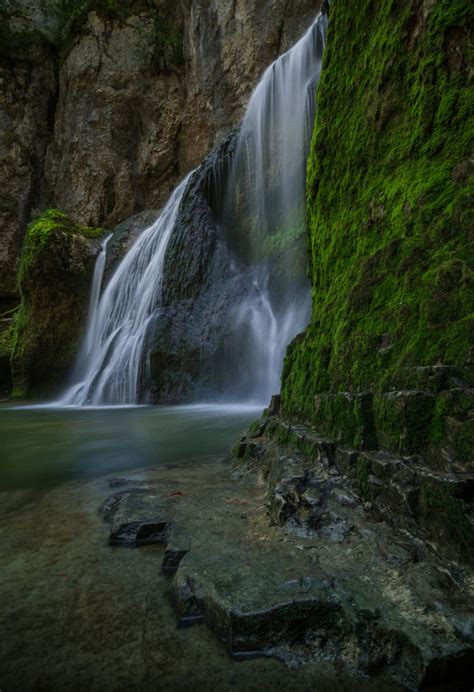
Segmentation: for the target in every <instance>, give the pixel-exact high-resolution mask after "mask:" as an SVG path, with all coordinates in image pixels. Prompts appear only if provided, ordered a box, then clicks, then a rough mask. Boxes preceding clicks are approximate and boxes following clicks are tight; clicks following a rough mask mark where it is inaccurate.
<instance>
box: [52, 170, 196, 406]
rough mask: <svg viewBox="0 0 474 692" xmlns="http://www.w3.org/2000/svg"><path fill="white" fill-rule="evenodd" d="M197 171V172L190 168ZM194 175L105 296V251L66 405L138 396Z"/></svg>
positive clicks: (125, 261)
mask: <svg viewBox="0 0 474 692" xmlns="http://www.w3.org/2000/svg"><path fill="white" fill-rule="evenodd" d="M190 175H191V174H190ZM188 179H189V175H188V176H187V177H186V178H185V180H183V182H182V183H181V184H180V185H179V186H178V187H177V188H176V190H175V191H174V192H173V194H172V195H171V197H170V199H169V200H168V202H167V204H166V206H165V207H164V209H163V211H162V212H161V214H160V216H159V217H158V219H157V221H155V223H154V224H153V225H152V226H150V227H149V228H148V229H146V230H145V231H144V232H143V233H142V235H141V236H140V237H139V239H138V240H137V241H136V243H135V244H134V245H133V246H132V248H131V249H130V250H129V252H128V253H127V254H126V255H125V257H124V259H123V260H122V262H121V264H120V265H119V267H118V268H117V271H116V272H115V274H114V275H113V277H112V279H111V280H110V283H109V284H108V286H107V288H106V289H105V291H104V293H103V295H102V297H101V298H100V300H99V301H97V300H96V299H95V298H94V292H97V294H98V292H99V291H100V284H99V285H98V286H97V285H96V284H95V280H96V279H97V280H98V278H99V276H100V279H102V273H103V262H105V258H102V256H99V258H98V261H97V266H99V265H100V266H101V268H99V269H97V267H96V271H95V276H94V287H93V291H92V298H91V311H90V317H89V327H88V330H87V335H86V339H85V343H84V346H83V348H82V350H81V353H80V356H79V359H78V363H77V366H76V374H77V379H76V382H75V383H74V384H73V385H72V386H71V387H70V389H69V390H68V391H67V392H66V394H65V396H64V397H63V399H62V400H61V401H60V403H61V404H62V405H64V406H90V405H97V404H105V403H111V404H130V403H135V402H136V399H137V391H138V383H139V375H140V367H141V360H142V353H143V341H144V339H145V335H146V330H147V327H148V324H149V321H150V319H151V318H152V317H153V315H154V314H155V312H156V310H157V309H159V305H160V294H161V285H162V276H163V266H164V260H165V253H166V248H167V246H168V242H169V239H170V237H171V233H172V231H173V228H174V224H175V221H176V215H177V213H178V209H179V204H180V201H181V198H182V196H183V192H184V190H185V189H186V184H187V182H188Z"/></svg>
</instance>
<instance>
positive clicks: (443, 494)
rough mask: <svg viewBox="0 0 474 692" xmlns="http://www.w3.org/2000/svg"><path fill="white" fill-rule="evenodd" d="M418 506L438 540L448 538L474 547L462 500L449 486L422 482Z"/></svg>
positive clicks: (472, 535) (469, 547)
mask: <svg viewBox="0 0 474 692" xmlns="http://www.w3.org/2000/svg"><path fill="white" fill-rule="evenodd" d="M419 508H420V513H421V516H422V517H423V519H425V520H426V521H427V522H428V524H429V525H430V527H431V530H432V532H433V534H434V535H435V536H436V538H437V539H438V540H441V541H444V540H448V541H449V542H453V543H457V544H458V545H461V546H464V547H466V548H468V549H469V550H470V549H472V548H473V547H474V533H473V531H472V526H471V524H470V522H469V520H468V518H467V516H466V513H465V511H464V509H463V506H462V501H461V500H459V499H457V498H456V497H454V495H453V492H452V491H451V490H450V489H449V488H447V487H445V486H443V485H442V484H440V483H437V482H435V481H433V482H428V481H427V482H425V483H423V485H422V487H421V489H420V496H419Z"/></svg>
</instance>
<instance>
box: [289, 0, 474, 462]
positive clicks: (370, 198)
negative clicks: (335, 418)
mask: <svg viewBox="0 0 474 692" xmlns="http://www.w3.org/2000/svg"><path fill="white" fill-rule="evenodd" d="M472 18H473V8H472V7H471V6H470V5H469V3H465V2H463V0H449V1H448V0H438V1H437V2H436V3H430V6H429V7H427V6H426V3H422V2H421V0H410V1H409V2H406V3H394V2H393V1H392V0H383V1H382V2H379V3H375V4H374V3H371V2H369V1H368V0H367V1H363V2H360V3H358V4H357V8H356V11H354V8H353V7H351V6H350V5H349V4H348V3H344V2H334V3H333V4H332V6H331V18H330V23H329V29H328V41H327V46H328V47H327V50H326V53H325V58H324V67H323V71H322V76H321V81H320V85H319V88H318V114H317V119H316V125H315V130H314V136H313V141H312V145H311V151H310V155H309V161H308V187H307V192H308V226H309V246H310V271H311V281H312V287H313V316H312V320H311V323H310V325H309V327H308V329H307V330H306V333H305V335H304V336H303V337H300V338H299V339H297V340H296V341H295V342H294V343H293V344H292V345H291V346H290V348H289V349H288V353H287V357H286V361H285V366H284V372H283V382H282V400H283V410H284V413H285V415H286V416H288V417H290V418H292V419H295V420H303V421H306V422H308V423H309V424H314V425H315V426H317V424H318V416H319V417H320V418H323V419H325V420H326V419H330V418H331V415H330V414H329V413H327V415H326V414H324V415H323V414H322V413H321V412H320V413H318V412H317V411H316V410H315V408H314V404H313V402H314V400H315V397H321V396H322V395H326V394H327V393H330V394H332V395H335V396H336V399H337V395H338V393H339V392H352V393H359V392H372V393H373V394H374V395H375V396H382V395H384V394H385V393H386V392H388V391H391V390H392V389H393V388H394V383H402V384H403V386H402V388H403V389H405V390H413V389H418V388H424V387H425V384H424V383H423V380H424V379H425V380H426V379H428V380H429V379H430V378H431V382H430V383H429V385H426V386H429V387H431V385H433V394H437V393H438V391H440V390H442V389H444V388H449V386H452V385H450V384H449V382H448V380H449V377H450V373H456V374H457V376H458V377H460V378H461V380H462V381H463V382H464V383H465V384H466V386H469V385H471V386H472V383H473V382H474V380H473V370H472V343H473V336H474V319H473V315H474V282H473V276H474V243H473V227H472V188H471V186H472V177H473V172H474V169H473V165H472V156H471V149H472V139H473V131H474V128H473V117H472V112H473V109H472V105H473V103H472V88H471V85H470V77H469V69H468V65H469V51H470V47H469V31H468V26H469V23H470V22H471V21H472ZM368 36H369V37H370V40H367V37H368ZM439 364H442V365H443V367H444V368H445V370H444V371H443V372H442V373H441V371H439V372H438V371H435V370H433V368H436V367H438V365H439ZM410 373H411V374H413V380H412V381H410ZM397 386H398V385H397V384H396V385H395V387H397ZM378 403H380V401H379V402H378ZM382 408H384V407H382V406H381V405H380V406H378V421H377V423H378V425H379V429H377V430H376V433H377V436H378V437H379V438H380V439H379V442H381V443H382V444H383V445H387V446H388V447H389V448H391V449H393V450H394V451H400V450H401V449H403V448H404V445H403V444H402V445H400V438H401V436H403V431H402V429H401V427H398V426H399V425H400V426H401V425H402V422H401V421H400V420H399V422H398V423H397V421H396V420H395V418H396V416H395V418H394V417H393V416H391V415H388V410H386V407H385V409H384V411H382V410H381V409H382ZM431 408H432V406H431ZM392 409H393V407H392ZM320 411H321V409H320ZM323 413H324V412H323ZM392 413H393V411H392ZM422 413H423V416H422V418H423V425H421V426H420V431H419V433H420V437H419V439H415V438H416V437H417V435H418V433H417V432H416V430H414V429H413V430H412V431H411V432H412V433H413V436H412V440H411V442H410V444H409V445H408V447H409V448H410V450H413V449H422V448H424V447H425V446H426V444H429V442H430V439H429V438H430V435H431V434H432V432H431V428H430V425H431V423H430V422H429V420H428V416H426V415H424V414H425V412H422ZM402 417H403V416H402ZM339 418H340V427H341V430H340V435H341V439H344V436H346V439H349V438H350V437H351V435H353V430H354V428H353V421H354V418H353V416H349V417H347V416H346V414H345V413H344V411H341V412H340V414H339ZM398 418H400V416H399V417H398ZM405 424H407V419H406V417H405ZM376 427H377V426H376ZM343 428H344V429H343ZM446 430H447V428H446ZM438 432H439V430H438ZM379 433H381V434H379ZM410 434H411V433H410ZM442 434H448V433H447V432H446V433H442ZM437 445H438V448H441V447H442V446H443V439H438V440H437Z"/></svg>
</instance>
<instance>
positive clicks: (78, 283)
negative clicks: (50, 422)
mask: <svg viewBox="0 0 474 692" xmlns="http://www.w3.org/2000/svg"><path fill="white" fill-rule="evenodd" d="M103 234H104V230H103V229H101V228H89V227H85V226H80V225H78V224H75V223H73V222H72V221H71V219H70V218H69V217H68V216H66V214H64V213H63V212H61V211H59V210H57V209H47V210H46V211H45V212H44V213H43V214H42V215H41V216H40V217H39V218H37V219H36V220H35V221H33V222H32V223H31V224H30V226H29V227H28V230H27V233H26V237H25V240H24V244H23V249H22V254H21V258H20V268H19V272H18V287H19V292H20V296H21V304H20V308H19V310H18V312H17V313H16V315H15V320H14V327H13V354H12V363H13V375H14V392H15V393H16V396H42V395H43V393H47V392H48V390H49V391H52V390H54V388H55V386H57V384H58V382H60V381H62V380H63V378H64V377H65V375H66V373H67V370H68V369H69V368H70V367H71V365H72V363H73V361H74V358H75V354H76V351H77V346H78V341H79V338H80V334H81V329H82V322H83V320H84V319H85V316H86V311H87V304H88V296H89V290H90V281H91V276H92V272H93V268H94V253H93V252H91V246H90V242H91V241H94V240H95V239H96V238H98V237H100V236H102V235H103Z"/></svg>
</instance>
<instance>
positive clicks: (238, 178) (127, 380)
mask: <svg viewBox="0 0 474 692" xmlns="http://www.w3.org/2000/svg"><path fill="white" fill-rule="evenodd" d="M326 23H327V19H326V17H325V16H324V15H322V14H320V15H319V16H318V17H317V19H316V20H315V22H314V23H313V24H312V26H311V27H310V28H309V29H308V31H307V32H306V34H305V35H304V36H303V37H302V38H301V40H300V41H299V42H298V43H297V44H296V45H295V46H294V47H293V48H292V49H291V50H289V51H288V52H287V53H285V54H284V55H282V56H281V57H280V58H279V59H278V60H276V61H275V62H274V63H273V64H272V65H271V66H270V67H269V68H268V69H267V71H266V72H265V74H264V75H263V78H262V80H261V81H260V83H259V84H258V86H257V88H256V89H255V92H254V94H253V96H252V98H251V100H250V103H249V106H248V108H247V111H246V113H245V117H244V120H243V123H242V128H241V133H240V136H239V141H238V145H237V149H236V154H235V160H234V164H233V171H232V173H231V175H230V177H229V182H228V190H227V198H228V201H227V210H228V213H229V220H230V222H231V218H232V214H233V212H234V211H235V210H233V206H235V199H233V195H235V193H239V191H242V190H243V191H244V194H245V195H246V196H247V198H246V199H245V201H244V206H245V208H246V209H247V213H248V216H249V218H250V219H251V222H250V223H251V228H250V233H249V235H250V237H251V242H250V246H251V247H250V253H249V259H250V262H251V264H253V263H254V262H255V270H254V271H253V292H252V291H251V292H250V293H249V296H247V297H246V298H245V299H244V300H243V301H242V303H241V304H238V303H237V304H236V305H235V306H234V307H235V314H236V326H237V329H236V340H238V339H239V335H240V334H241V333H242V330H241V329H239V327H242V325H243V327H244V328H245V332H246V334H247V343H246V349H247V351H246V355H248V359H247V360H248V368H249V373H250V377H247V378H246V379H247V380H248V381H250V382H252V386H251V390H252V391H250V389H249V391H248V392H247V394H248V398H249V399H254V400H255V399H257V400H259V401H263V402H265V401H267V400H268V398H269V396H270V395H271V394H272V393H274V392H276V391H278V389H279V380H280V374H281V367H282V362H283V356H284V352H285V348H286V346H287V345H288V343H289V341H290V340H291V339H292V338H294V336H295V335H296V334H297V333H298V332H299V331H301V330H302V329H303V328H304V327H305V325H306V323H307V320H308V317H309V308H310V298H309V285H308V284H306V285H304V286H303V287H302V284H301V282H300V284H299V286H297V287H296V289H295V287H294V286H292V282H291V280H290V279H289V278H288V277H287V276H282V277H281V279H280V277H278V276H277V277H275V276H272V275H271V267H269V265H268V263H266V262H262V261H259V258H260V257H261V252H260V250H261V247H262V243H263V242H264V240H265V239H266V238H268V237H271V236H272V235H275V234H278V233H280V234H281V233H285V232H286V233H291V232H292V231H293V230H294V228H299V227H302V226H304V217H305V168H306V157H307V152H308V149H309V142H310V138H311V132H312V126H313V119H314V112H315V96H316V85H317V81H318V78H319V73H320V70H321V61H322V54H323V48H324V35H325V29H326ZM189 177H190V176H187V178H186V179H185V180H184V181H183V182H182V183H181V184H180V185H179V186H178V187H177V188H176V190H175V191H174V192H173V194H172V195H171V197H170V199H169V201H168V203H167V204H166V206H165V208H164V209H163V211H162V213H161V214H160V217H159V218H158V220H157V221H156V222H155V223H154V224H153V225H152V226H150V227H149V228H148V229H147V230H145V231H144V232H143V233H142V235H141V236H140V237H139V239H138V240H137V241H136V242H135V244H134V245H133V246H132V248H131V249H130V250H129V251H128V253H127V254H126V255H125V257H124V258H123V260H122V262H121V263H120V265H119V266H118V268H117V270H116V271H115V273H114V275H113V277H112V279H111V280H110V282H109V284H108V285H107V287H106V288H105V290H104V292H103V293H102V295H101V297H100V298H99V296H100V291H101V284H102V277H103V271H104V265H105V252H106V242H105V243H104V245H103V249H102V252H101V254H100V255H99V258H98V260H97V266H96V269H95V273H94V281H93V287H92V296H91V302H90V312H89V320H88V326H87V333H86V335H85V339H84V343H83V346H82V349H81V352H80V355H79V358H78V362H77V365H76V368H75V376H74V380H75V382H74V384H73V385H72V386H71V387H70V388H69V389H68V391H67V392H66V393H65V395H64V397H63V398H62V399H61V400H60V401H59V402H56V403H57V404H60V405H64V406H93V405H103V404H114V405H118V404H122V405H123V404H133V403H136V402H137V399H138V390H139V384H140V379H139V378H140V373H141V368H142V364H143V360H144V353H143V350H144V341H145V336H146V332H147V327H148V325H149V323H150V320H151V319H152V318H153V316H154V315H155V314H156V311H157V310H159V308H160V299H161V288H162V279H163V268H164V261H165V254H166V250H167V247H168V242H169V240H170V238H171V235H172V233H173V229H174V226H175V221H176V218H177V214H178V210H179V205H180V202H181V198H182V196H183V193H184V192H185V189H186V185H187V182H188V180H189ZM288 252H289V253H291V252H292V250H291V248H290V249H289V250H288ZM290 261H291V258H290V257H288V262H290ZM279 282H280V286H279V290H278V291H277V293H278V299H276V298H275V295H274V293H275V291H273V293H272V290H271V285H275V284H278V283H279ZM282 296H284V298H283V299H282ZM247 352H248V353H247ZM227 394H228V396H229V398H231V397H232V391H230V392H228V393H227ZM240 396H241V397H242V393H240ZM244 396H245V393H244Z"/></svg>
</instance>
